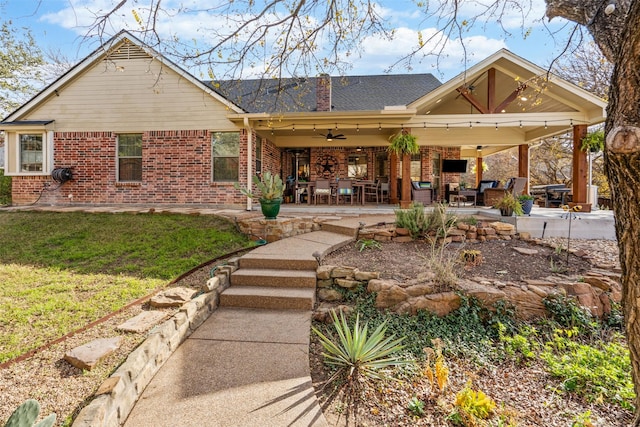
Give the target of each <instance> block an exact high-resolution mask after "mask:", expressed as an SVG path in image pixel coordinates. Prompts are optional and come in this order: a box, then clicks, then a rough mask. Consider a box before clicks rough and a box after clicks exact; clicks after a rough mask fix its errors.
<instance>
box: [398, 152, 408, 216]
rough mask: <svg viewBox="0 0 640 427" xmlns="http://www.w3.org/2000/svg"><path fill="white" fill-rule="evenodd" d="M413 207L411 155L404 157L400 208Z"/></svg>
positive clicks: (404, 155)
mask: <svg viewBox="0 0 640 427" xmlns="http://www.w3.org/2000/svg"><path fill="white" fill-rule="evenodd" d="M409 205H411V155H410V154H403V155H402V197H401V199H400V207H401V208H403V209H406V208H408V207H409Z"/></svg>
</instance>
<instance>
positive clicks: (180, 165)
mask: <svg viewBox="0 0 640 427" xmlns="http://www.w3.org/2000/svg"><path fill="white" fill-rule="evenodd" d="M116 138H117V134H116V133H113V132H64V133H60V132H56V133H55V134H54V167H71V168H73V169H72V170H73V175H74V177H73V180H71V181H69V182H66V183H64V184H63V185H58V184H57V183H55V182H53V181H52V180H51V178H50V177H48V176H45V177H14V178H13V180H12V181H13V187H12V192H13V202H14V204H16V205H19V204H29V203H34V202H35V201H36V200H38V197H39V196H40V193H42V195H41V196H40V200H39V202H40V203H43V204H55V205H63V204H71V203H91V204H101V203H109V204H113V203H118V204H119V203H123V204H128V203H131V204H145V203H153V204H164V203H166V204H212V205H219V206H233V205H240V204H242V203H244V200H245V198H244V196H242V194H241V193H240V192H239V191H237V190H236V189H235V188H234V186H233V183H232V182H218V183H212V182H211V134H210V132H209V131H207V130H196V131H193V130H189V131H181V130H176V131H148V132H144V133H143V137H142V181H141V182H140V183H119V182H117V172H116ZM239 169H240V170H239V176H240V177H241V179H242V177H246V175H247V137H246V134H245V132H244V131H241V132H240V167H239ZM45 185H48V186H47V187H45ZM43 190H44V191H43Z"/></svg>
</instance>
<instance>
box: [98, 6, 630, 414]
mask: <svg viewBox="0 0 640 427" xmlns="http://www.w3.org/2000/svg"><path fill="white" fill-rule="evenodd" d="M545 1H546V5H547V9H546V15H547V17H548V18H549V19H553V18H555V17H562V18H565V19H567V20H569V21H572V22H574V23H575V25H576V27H575V33H574V34H578V35H579V34H580V32H581V31H585V30H586V31H587V32H588V33H590V35H591V36H592V37H593V40H595V43H596V44H597V45H598V47H599V48H600V50H601V51H602V53H603V54H604V56H605V57H606V58H607V59H608V60H609V61H610V62H611V63H612V64H614V73H613V77H612V80H611V85H610V94H609V106H608V111H607V121H606V127H605V131H606V150H605V167H606V172H607V176H608V179H609V181H610V185H611V190H612V198H613V206H614V210H615V218H616V234H617V238H618V244H619V248H620V261H621V266H622V283H623V303H624V313H625V319H626V332H627V338H628V343H629V349H630V352H631V362H632V366H633V378H634V383H635V389H636V395H637V397H636V408H637V409H636V419H635V421H634V425H635V426H640V312H639V311H640V192H639V191H638V188H640V157H639V156H640V127H639V126H640V109H639V108H638V106H639V105H640V72H639V71H638V70H640V31H638V29H637V28H638V26H639V25H640V1H632V0H545ZM129 3H131V4H129ZM205 4H207V3H205ZM415 4H416V9H417V10H418V11H420V12H421V13H423V14H424V16H425V19H427V18H429V19H435V22H436V23H437V26H438V30H439V31H436V32H430V33H424V34H423V33H419V34H418V40H416V44H415V49H414V50H413V51H412V52H411V53H410V54H409V55H407V56H406V57H404V58H401V59H400V60H399V61H398V64H402V65H405V66H408V67H411V66H412V65H414V64H415V62H416V61H419V60H420V58H421V57H422V55H426V54H436V55H437V54H438V53H441V52H443V50H444V49H445V48H446V46H447V44H448V43H451V40H455V39H458V40H463V38H464V34H466V33H467V30H468V29H469V28H470V27H472V26H474V25H498V26H501V25H502V22H503V19H502V18H503V17H505V16H506V15H507V14H509V15H513V14H514V12H515V14H517V15H519V16H520V17H521V19H522V23H523V26H522V27H523V34H525V33H526V31H527V30H526V28H527V27H528V25H526V24H527V22H528V21H529V20H530V19H531V17H530V16H529V13H530V11H531V7H532V4H533V0H489V1H486V2H477V1H470V0H468V1H466V0H440V1H437V2H430V1H423V0H415ZM150 5H151V6H149V8H150V10H146V11H144V12H146V13H141V11H142V10H143V8H142V7H141V6H140V3H139V2H136V1H134V0H121V1H119V2H118V3H117V4H116V6H115V7H114V8H113V9H112V10H111V11H107V12H106V13H103V14H101V15H100V16H98V19H97V20H96V22H95V24H94V26H93V27H92V30H94V31H95V32H96V33H97V34H99V35H102V34H104V30H105V29H106V28H109V26H110V25H111V24H110V22H109V19H110V17H113V16H120V15H121V12H122V11H124V10H126V9H127V8H129V9H130V11H131V13H132V14H133V16H134V17H135V20H136V21H137V24H138V28H139V29H140V30H139V31H140V33H141V34H142V35H143V36H144V38H145V41H147V42H152V44H153V42H155V45H156V46H160V47H162V46H164V48H163V49H161V50H162V51H163V52H165V53H172V54H173V55H175V56H177V57H178V58H179V59H181V60H182V61H189V60H190V61H192V62H194V63H201V64H202V63H205V64H208V65H209V70H210V73H211V76H212V77H213V75H214V74H216V71H217V69H218V67H219V66H221V65H231V67H230V68H227V69H230V70H231V72H232V73H233V74H234V76H235V77H240V76H241V73H242V71H246V70H245V68H246V67H254V68H259V69H260V68H261V69H262V70H263V75H265V76H268V77H279V76H282V75H309V74H317V73H318V72H328V71H329V72H330V71H332V69H335V68H340V67H341V66H344V65H346V63H345V62H344V61H343V59H344V58H347V60H348V57H349V56H350V55H354V54H357V52H358V49H359V47H360V42H361V41H362V40H364V38H365V36H367V35H371V34H373V33H375V34H376V35H377V36H378V37H387V38H390V37H393V36H394V33H393V31H392V29H391V28H390V27H389V26H388V25H387V24H386V23H385V21H384V19H382V15H381V9H380V8H379V7H377V6H376V3H374V2H372V1H371V0H329V1H327V2H321V1H317V0H266V1H265V2H256V1H253V0H235V1H233V2H221V3H219V4H218V5H216V6H213V7H209V8H208V9H207V11H208V12H216V13H217V14H218V15H219V16H220V20H218V21H215V22H214V23H213V25H211V26H208V27H206V26H203V27H202V29H201V30H202V36H203V39H204V38H206V37H208V38H209V40H210V41H211V42H210V43H209V44H206V45H203V44H202V43H200V44H196V45H195V46H192V47H191V48H186V47H185V45H184V44H183V41H179V40H178V39H177V38H176V37H173V36H172V37H168V38H165V39H164V40H163V39H162V38H161V37H160V36H159V34H160V33H159V32H158V31H157V30H158V23H159V22H160V21H161V20H162V19H163V17H164V16H167V15H171V14H176V13H180V12H181V10H167V9H163V7H164V4H163V3H162V1H161V0H156V1H152V2H151V3H150ZM467 5H471V6H472V7H471V9H472V10H474V11H475V12H473V13H471V14H468V13H467V14H462V13H461V11H462V10H463V6H467ZM505 31H506V29H505ZM94 35H95V33H94ZM176 36H178V35H176ZM211 36H213V37H211ZM574 40H575V39H574ZM322 47H325V49H324V50H323V49H322ZM463 47H464V45H463ZM172 49H173V51H172Z"/></svg>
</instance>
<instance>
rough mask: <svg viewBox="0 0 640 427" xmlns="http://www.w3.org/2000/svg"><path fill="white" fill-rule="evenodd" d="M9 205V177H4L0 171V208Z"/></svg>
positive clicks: (2, 171)
mask: <svg viewBox="0 0 640 427" xmlns="http://www.w3.org/2000/svg"><path fill="white" fill-rule="evenodd" d="M10 204H11V177H10V176H5V175H4V169H0V206H4V205H10Z"/></svg>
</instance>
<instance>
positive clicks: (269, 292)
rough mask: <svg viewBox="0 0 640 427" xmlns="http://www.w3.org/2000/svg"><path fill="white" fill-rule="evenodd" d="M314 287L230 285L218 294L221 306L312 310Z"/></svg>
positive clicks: (314, 294)
mask: <svg viewBox="0 0 640 427" xmlns="http://www.w3.org/2000/svg"><path fill="white" fill-rule="evenodd" d="M315 296H316V291H315V288H313V289H312V288H308V289H301V288H273V287H267V286H232V287H230V288H228V289H226V290H225V291H224V292H223V293H222V294H220V306H221V307H245V308H268V309H282V310H313V305H314V302H315Z"/></svg>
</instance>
